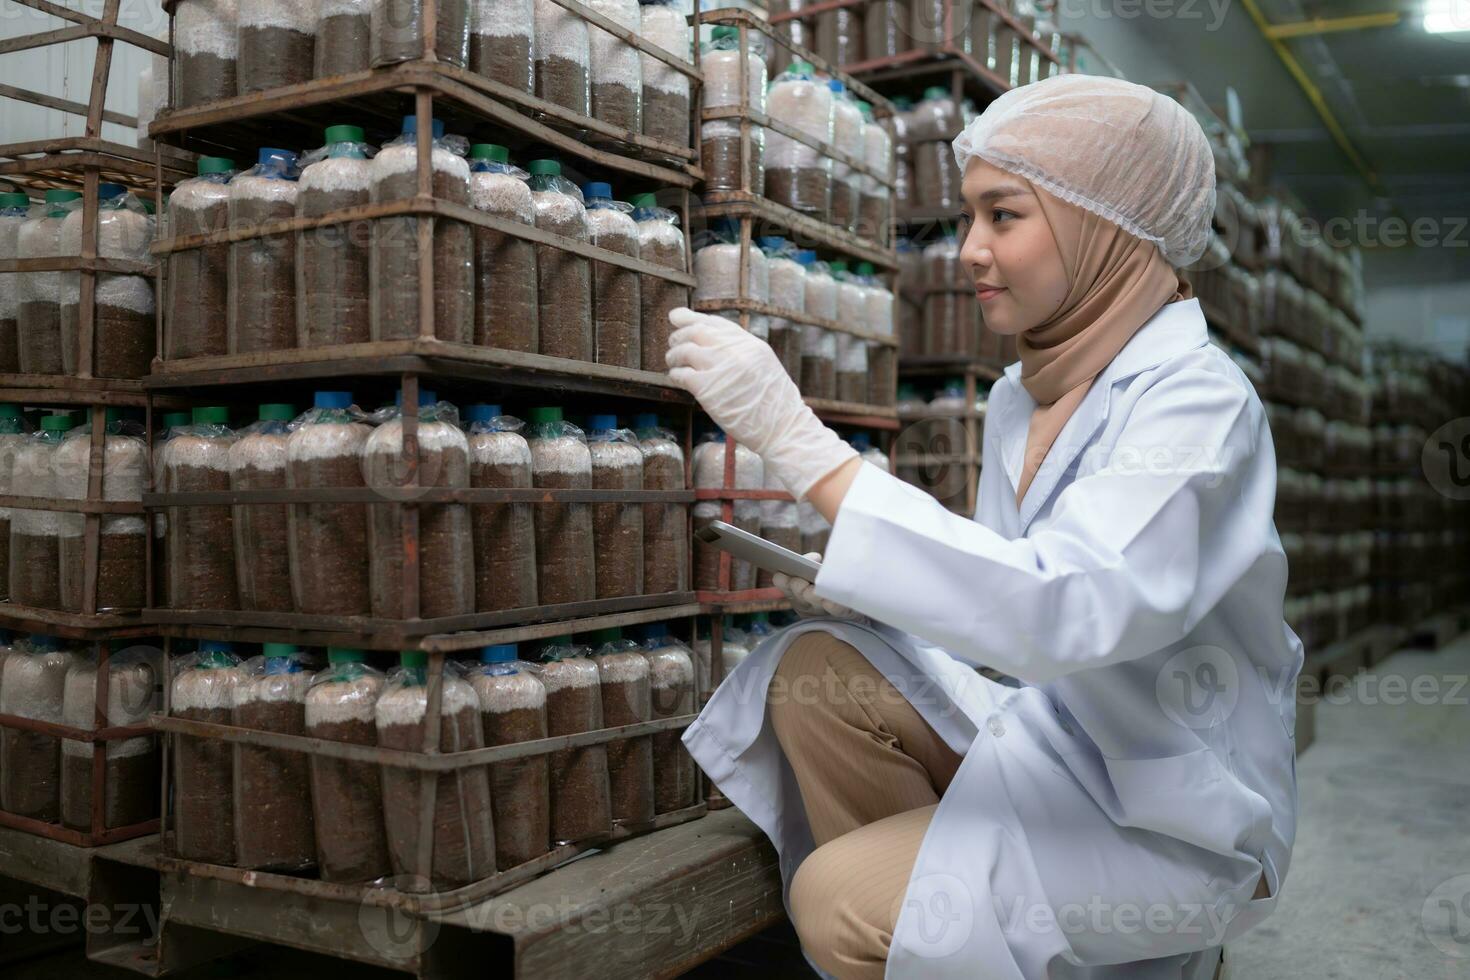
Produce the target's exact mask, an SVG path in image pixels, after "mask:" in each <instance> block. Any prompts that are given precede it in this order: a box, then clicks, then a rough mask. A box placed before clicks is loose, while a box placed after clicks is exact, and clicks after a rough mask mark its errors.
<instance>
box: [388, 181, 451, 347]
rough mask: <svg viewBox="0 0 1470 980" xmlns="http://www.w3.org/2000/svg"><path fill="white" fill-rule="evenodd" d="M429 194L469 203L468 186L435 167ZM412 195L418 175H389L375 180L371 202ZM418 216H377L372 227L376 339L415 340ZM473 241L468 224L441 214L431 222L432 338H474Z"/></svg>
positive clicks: (416, 321)
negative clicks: (432, 267) (376, 181)
mask: <svg viewBox="0 0 1470 980" xmlns="http://www.w3.org/2000/svg"><path fill="white" fill-rule="evenodd" d="M433 184H434V188H433V189H434V197H435V198H436V199H438V200H441V201H448V202H450V203H451V204H460V205H464V206H465V207H468V206H469V203H470V200H469V188H468V187H467V186H466V185H465V182H464V181H463V180H461V179H459V178H458V177H456V176H455V175H453V174H450V173H445V172H444V171H442V170H435V171H434V174H433ZM417 195H418V175H417V174H416V173H415V172H414V171H412V170H409V171H406V172H404V173H397V174H392V175H391V176H388V177H386V178H384V179H382V180H380V181H379V182H378V183H377V186H376V187H375V188H374V190H373V200H374V201H376V202H379V203H381V202H385V201H407V200H411V199H412V198H414V197H416V196H417ZM418 222H419V219H418V218H411V217H410V218H379V219H378V220H377V221H376V222H375V223H374V224H375V226H376V227H375V228H374V230H373V261H374V266H373V276H374V285H375V287H376V302H377V304H378V323H379V324H380V326H379V335H378V338H377V339H379V340H417V339H418V336H419V245H418V242H419V236H418ZM474 257H475V242H474V234H473V232H472V230H471V228H470V226H469V225H466V224H464V223H462V222H459V221H451V220H449V219H447V218H439V219H436V220H435V221H434V336H435V337H436V338H438V339H439V340H443V341H445V342H447V343H453V344H468V343H469V342H470V341H471V339H472V338H473V336H474V319H475V276H474Z"/></svg>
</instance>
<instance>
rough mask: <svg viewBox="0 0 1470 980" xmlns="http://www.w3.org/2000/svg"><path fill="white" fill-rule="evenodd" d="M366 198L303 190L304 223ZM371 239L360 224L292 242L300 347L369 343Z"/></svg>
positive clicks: (359, 193) (312, 231)
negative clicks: (293, 246)
mask: <svg viewBox="0 0 1470 980" xmlns="http://www.w3.org/2000/svg"><path fill="white" fill-rule="evenodd" d="M332 19H333V20H359V19H364V18H345V17H337V18H332ZM370 199H371V195H370V194H369V193H368V191H367V190H339V191H325V190H320V189H317V188H303V189H302V190H301V192H300V194H299V195H298V202H299V211H300V213H301V216H302V217H304V218H312V217H317V216H320V215H323V214H327V213H329V212H332V211H341V210H343V209H345V208H350V207H357V206H359V205H363V204H367V203H368V202H369V200H370ZM370 238H371V235H370V232H369V229H368V227H367V226H365V225H364V223H363V222H354V223H352V224H347V225H332V226H330V227H325V228H308V229H307V230H305V231H303V232H301V233H300V235H299V237H298V240H297V243H296V255H297V262H296V268H297V272H296V290H297V297H296V312H297V323H296V334H297V338H296V339H297V344H298V346H301V347H328V346H331V345H333V344H361V343H366V342H367V341H369V340H371V339H372V337H371V333H370V331H369V329H368V323H369V317H370V311H369V309H368V283H369V281H370V280H369V278H368V262H369V249H368V246H369V239H370Z"/></svg>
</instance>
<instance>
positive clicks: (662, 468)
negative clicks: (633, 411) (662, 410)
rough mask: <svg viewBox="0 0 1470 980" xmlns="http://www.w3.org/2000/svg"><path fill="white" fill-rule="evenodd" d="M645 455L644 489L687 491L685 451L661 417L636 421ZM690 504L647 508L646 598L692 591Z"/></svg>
mask: <svg viewBox="0 0 1470 980" xmlns="http://www.w3.org/2000/svg"><path fill="white" fill-rule="evenodd" d="M634 424H635V426H636V434H637V436H638V447H639V449H640V450H642V452H643V489H645V490H684V489H687V488H688V486H689V483H688V480H687V479H686V477H685V475H684V450H683V449H682V448H681V447H680V445H679V440H678V438H677V437H676V436H675V435H674V433H672V432H670V431H669V430H667V429H661V428H659V425H658V416H656V415H639V416H638V417H637V419H636V420H635V423H634ZM688 507H689V505H688V504H644V505H643V594H644V595H662V594H663V593H666V592H686V591H688V589H689V530H688V514H689V510H688Z"/></svg>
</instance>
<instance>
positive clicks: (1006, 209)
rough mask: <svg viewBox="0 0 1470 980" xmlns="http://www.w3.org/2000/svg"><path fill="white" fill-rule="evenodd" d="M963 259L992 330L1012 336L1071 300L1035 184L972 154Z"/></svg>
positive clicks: (965, 187)
mask: <svg viewBox="0 0 1470 980" xmlns="http://www.w3.org/2000/svg"><path fill="white" fill-rule="evenodd" d="M960 193H961V196H962V197H963V198H964V220H963V222H962V223H961V225H960V231H959V233H960V236H961V240H962V242H963V244H962V246H961V249H960V261H961V262H963V263H964V265H965V267H966V268H967V269H969V270H970V274H971V276H972V277H973V278H974V280H975V294H976V296H978V297H979V299H980V308H981V310H982V311H983V312H984V314H985V326H986V328H987V329H989V330H991V331H993V332H995V333H999V334H1005V335H1007V336H1013V335H1015V334H1019V333H1024V332H1026V331H1027V330H1030V329H1031V328H1033V327H1036V326H1039V325H1041V324H1042V323H1045V322H1046V321H1047V320H1048V319H1050V318H1051V316H1052V314H1054V313H1056V311H1057V310H1058V309H1059V308H1060V307H1061V305H1062V302H1063V301H1064V300H1065V299H1066V298H1067V290H1068V284H1067V273H1066V270H1065V269H1064V268H1063V266H1062V253H1061V252H1060V251H1059V250H1058V248H1057V243H1056V239H1055V238H1054V237H1053V236H1052V230H1051V223H1050V222H1048V221H1047V220H1046V215H1044V214H1043V213H1042V211H1041V202H1040V201H1039V200H1037V197H1036V191H1034V190H1033V189H1032V187H1031V185H1030V184H1029V183H1028V182H1027V181H1025V180H1022V179H1021V178H1020V177H1017V176H1015V175H1013V174H1008V173H1006V172H1005V171H1004V170H1001V169H999V168H998V167H995V166H992V165H991V164H989V163H987V162H986V161H984V160H981V159H980V158H979V157H971V158H970V163H969V166H967V167H966V168H965V181H964V183H963V184H962V185H961V187H960Z"/></svg>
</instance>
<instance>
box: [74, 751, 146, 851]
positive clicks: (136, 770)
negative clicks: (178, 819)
mask: <svg viewBox="0 0 1470 980" xmlns="http://www.w3.org/2000/svg"><path fill="white" fill-rule="evenodd" d="M104 769H105V771H104V772H103V774H102V776H103V779H104V780H105V783H104V784H103V785H104V786H105V787H106V794H105V795H104V796H103V798H102V799H103V802H102V826H101V827H100V828H96V829H99V830H113V829H115V828H117V827H131V826H132V825H134V824H139V823H142V822H144V821H145V820H152V819H153V818H154V817H156V816H158V769H159V761H158V749H157V748H156V747H154V748H153V749H150V750H149V751H147V752H140V753H138V754H137V755H123V756H118V757H116V758H110V759H108V760H107V762H106V764H105V765H104ZM61 822H62V824H64V825H65V826H67V827H70V828H71V829H72V830H80V831H83V832H90V831H92V830H93V827H92V756H91V753H90V752H89V753H88V754H87V755H71V754H69V753H65V752H63V753H62V756H61Z"/></svg>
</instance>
